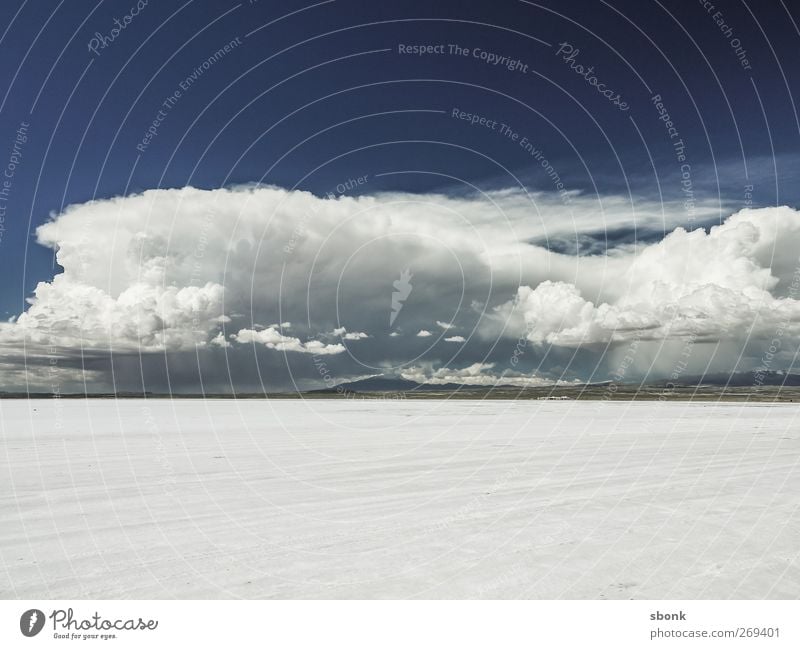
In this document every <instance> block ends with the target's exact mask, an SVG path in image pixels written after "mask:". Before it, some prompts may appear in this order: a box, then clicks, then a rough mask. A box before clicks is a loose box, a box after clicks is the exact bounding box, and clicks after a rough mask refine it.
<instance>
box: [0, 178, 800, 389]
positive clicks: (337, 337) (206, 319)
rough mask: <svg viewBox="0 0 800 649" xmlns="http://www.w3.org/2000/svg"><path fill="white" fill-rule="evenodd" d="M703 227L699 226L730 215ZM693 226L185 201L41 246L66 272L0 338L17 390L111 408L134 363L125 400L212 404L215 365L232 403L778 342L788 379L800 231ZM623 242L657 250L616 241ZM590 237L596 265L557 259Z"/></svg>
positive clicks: (382, 205) (344, 200) (412, 202)
mask: <svg viewBox="0 0 800 649" xmlns="http://www.w3.org/2000/svg"><path fill="white" fill-rule="evenodd" d="M695 209H696V212H697V213H698V214H700V218H699V219H698V220H697V221H696V223H697V224H700V223H706V222H713V220H714V217H715V215H718V214H719V210H720V206H719V205H718V204H717V205H716V206H714V205H713V204H698V206H696V208H695ZM718 220H719V219H718V218H717V221H718ZM688 225H691V224H689V223H687V219H686V214H685V212H684V210H683V209H682V206H681V205H680V204H671V203H657V202H652V201H647V200H631V199H630V198H628V199H625V198H623V197H618V196H603V197H599V196H595V197H591V196H585V195H581V194H572V195H570V197H569V201H568V202H565V201H564V200H563V197H561V196H558V195H554V194H547V193H533V194H532V193H526V192H523V191H521V190H502V191H494V192H488V193H484V194H476V195H473V196H467V197H456V196H448V195H443V194H405V193H386V194H375V195H368V196H360V197H348V196H339V197H338V198H335V199H334V198H320V197H317V196H315V195H313V194H310V193H308V192H302V191H291V190H285V189H281V188H277V187H264V186H239V187H231V188H225V189H216V190H201V189H195V188H192V187H185V188H182V189H156V190H148V191H145V192H143V193H141V194H134V195H130V196H125V197H116V198H111V199H104V200H97V201H90V202H87V203H83V204H78V205H71V206H69V207H68V208H66V209H65V210H64V211H63V212H62V213H60V214H58V215H54V216H53V217H52V219H51V220H50V221H49V222H48V223H46V224H44V225H41V226H40V227H39V228H38V229H37V233H36V234H37V241H38V243H40V244H41V245H43V246H47V247H49V248H52V249H54V250H55V251H56V256H57V261H58V263H59V264H60V265H61V267H62V268H63V272H61V273H59V274H57V275H56V276H55V277H54V278H53V280H52V281H47V282H40V283H39V284H38V285H37V286H36V288H35V290H34V292H33V295H32V296H31V297H30V298H29V300H28V302H29V307H28V308H27V310H26V311H25V312H24V313H22V314H19V315H18V316H16V317H14V318H11V319H10V320H9V321H8V322H5V323H1V324H0V364H2V366H3V368H4V370H5V371H4V376H5V377H6V385H5V386H4V387H3V389H20V388H23V389H24V388H26V387H27V388H30V389H34V388H36V387H44V388H45V389H51V387H52V385H53V384H58V385H63V386H66V387H65V388H64V389H69V386H75V385H84V382H86V385H87V386H91V387H92V388H93V389H94V388H99V387H104V388H106V389H107V388H108V386H109V385H111V382H110V378H109V374H108V372H109V368H112V367H115V365H114V363H116V362H118V360H117V359H119V362H125V359H126V358H135V359H136V363H133V362H129V363H128V364H127V365H126V367H127V368H128V369H127V370H126V371H132V372H133V374H134V375H135V377H134V378H129V377H126V376H124V375H122V374H119V373H118V372H115V376H114V379H113V380H114V383H113V384H114V385H115V386H118V385H125V386H137V385H139V386H142V385H143V386H145V387H148V386H150V385H151V384H152V383H156V384H157V383H158V380H156V379H153V378H152V377H153V376H155V375H156V374H158V373H159V372H160V373H163V372H164V371H166V372H167V373H169V376H170V379H169V385H170V386H171V387H176V388H177V387H181V386H182V387H184V388H185V389H187V390H191V389H192V388H194V389H199V387H198V382H197V377H198V373H200V374H203V372H205V371H207V370H204V369H203V368H204V367H207V366H208V365H211V366H213V365H214V364H215V363H219V362H223V363H225V366H226V368H227V377H225V379H224V380H225V381H227V383H228V387H229V389H230V390H237V389H252V388H253V386H259V385H260V386H268V387H271V388H274V387H291V386H297V387H311V386H314V385H319V384H322V383H324V382H325V381H326V379H325V376H326V375H327V376H330V375H331V373H334V374H335V375H336V377H337V378H338V379H340V380H341V379H344V378H347V377H351V376H352V377H355V376H361V375H365V374H370V373H374V372H376V371H377V372H383V373H389V374H395V375H402V376H415V377H419V379H420V380H428V381H434V382H462V383H468V384H473V385H491V384H493V383H492V382H494V381H497V380H498V377H506V379H508V380H513V382H514V384H517V385H534V384H535V385H539V384H542V383H548V382H549V383H553V382H555V381H557V380H563V381H574V380H576V379H588V378H590V377H593V378H594V380H604V379H606V378H608V376H609V375H613V374H614V372H615V367H616V366H617V365H618V364H619V355H620V353H621V350H624V349H625V348H626V346H629V345H630V343H631V342H632V341H641V342H642V343H643V344H642V345H641V346H640V347H639V348H638V349H637V358H636V359H635V362H634V363H632V364H631V367H630V374H629V377H631V378H633V377H636V376H639V377H641V376H645V375H647V376H651V377H655V376H657V375H659V374H661V375H668V374H669V373H670V368H671V367H673V366H674V365H675V363H676V362H678V361H680V360H681V358H682V355H683V356H685V355H686V354H685V348H686V344H687V341H688V342H689V343H691V345H693V349H692V352H691V354H690V358H689V360H688V362H687V366H686V372H687V373H688V372H691V371H694V372H698V371H699V372H702V371H704V370H705V369H707V368H710V369H715V370H721V371H732V370H734V369H751V368H753V367H757V366H758V365H759V363H761V362H762V361H761V359H762V356H763V353H764V350H765V349H766V348H769V347H770V346H775V344H774V341H775V340H776V339H777V340H779V344H778V346H777V347H778V349H777V351H776V353H774V354H773V355H772V357H771V363H773V365H772V367H771V369H786V368H790V367H791V365H792V363H793V362H794V354H795V352H796V351H797V344H798V340H799V339H800V300H799V299H798V298H800V271H798V267H800V260H798V250H800V213H798V211H796V210H794V209H792V208H790V207H774V208H759V209H745V210H741V211H738V212H736V213H735V214H732V215H730V216H728V217H727V218H725V219H724V221H723V222H722V223H720V224H718V225H714V226H711V227H709V228H708V229H706V228H704V227H695V228H694V229H688V228H687V226H688ZM625 228H627V229H629V230H631V231H632V232H648V233H658V236H657V237H656V240H651V239H650V238H647V239H645V241H644V242H642V241H638V240H637V239H636V237H634V238H633V239H631V238H630V237H620V238H619V240H617V241H616V243H615V241H614V240H612V239H608V240H606V241H604V240H603V233H604V232H608V231H614V232H619V231H620V230H623V229H625ZM587 237H588V238H591V239H592V241H594V245H593V246H592V250H593V251H594V252H595V254H565V252H564V250H569V249H570V246H569V245H566V246H564V245H560V246H553V245H550V244H551V243H552V242H556V241H558V242H561V243H563V242H569V241H571V240H572V241H575V242H581V241H585V240H586V239H587ZM574 249H575V250H579V249H580V246H577V247H575V248H574ZM557 250H561V252H558V251H557ZM598 250H599V251H598ZM403 277H406V278H409V277H410V279H407V280H406V281H405V282H402V283H400V284H397V283H398V282H400V280H401V279H402V278H403ZM397 285H400V286H401V288H402V291H400V290H399V289H397V288H396V286H397ZM277 322H280V323H281V324H268V323H277ZM290 323H291V324H290ZM520 347H522V348H524V349H523V351H522V352H517V353H516V354H515V353H514V350H515V349H519V348H520ZM87 359H88V361H87ZM137 364H140V367H139V369H138V370H136V369H135V368H136V365H137ZM150 365H152V367H153V368H155V367H156V366H157V367H158V368H159V369H158V370H157V371H156V369H152V373H151V371H150V369H149V368H148V366H150ZM323 365H324V370H323V369H321V368H322V367H323ZM131 367H134V370H131V369H130V368H131ZM192 367H193V368H194V370H192ZM245 368H247V369H245ZM265 377H266V378H265ZM203 378H205V375H204V374H203ZM119 382H121V383H119ZM204 385H205V381H204ZM224 388H225V386H224V385H222V386H219V385H218V386H216V387H215V389H224Z"/></svg>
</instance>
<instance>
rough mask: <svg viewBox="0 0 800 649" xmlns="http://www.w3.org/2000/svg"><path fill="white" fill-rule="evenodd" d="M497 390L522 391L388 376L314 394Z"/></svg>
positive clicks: (512, 386)
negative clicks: (417, 380)
mask: <svg viewBox="0 0 800 649" xmlns="http://www.w3.org/2000/svg"><path fill="white" fill-rule="evenodd" d="M495 388H506V389H508V388H513V389H520V388H519V387H518V386H514V385H463V384H461V383H442V384H440V385H437V384H433V383H417V382H416V381H408V380H406V379H400V378H391V377H386V376H372V377H370V378H368V379H361V380H359V381H351V382H349V383H340V384H339V385H337V386H336V387H334V388H326V389H324V390H313V392H342V391H344V392H455V391H456V390H461V391H464V390H481V391H487V390H491V389H495Z"/></svg>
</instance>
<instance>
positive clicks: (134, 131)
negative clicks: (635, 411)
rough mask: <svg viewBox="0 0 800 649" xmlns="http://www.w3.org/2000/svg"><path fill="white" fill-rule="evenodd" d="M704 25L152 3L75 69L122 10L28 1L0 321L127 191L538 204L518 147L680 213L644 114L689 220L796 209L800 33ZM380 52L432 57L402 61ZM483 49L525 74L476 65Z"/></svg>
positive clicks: (621, 9)
mask: <svg viewBox="0 0 800 649" xmlns="http://www.w3.org/2000/svg"><path fill="white" fill-rule="evenodd" d="M706 4H709V3H706ZM714 4H715V5H716V6H715V8H714V9H713V10H708V9H707V8H706V7H704V6H703V3H702V2H690V1H685V0H680V1H678V0H671V1H667V2H661V3H660V2H650V1H644V2H643V1H641V0H639V1H634V0H628V1H625V0H622V1H621V0H613V1H610V2H608V3H606V2H602V1H600V0H598V1H592V2H588V1H581V2H561V1H559V2H556V1H552V0H551V1H547V0H543V1H542V2H530V3H529V2H514V1H507V2H505V1H504V2H463V1H462V2H438V1H437V2H430V1H426V2H416V1H414V2H409V1H404V2H381V3H376V2H367V1H363V2H350V1H347V0H336V1H331V2H322V3H318V4H317V5H316V6H310V5H313V3H311V2H308V1H307V0H304V1H303V2H269V1H266V0H258V1H257V2H253V3H252V4H250V3H248V2H244V3H237V2H224V1H222V2H220V1H216V2H211V1H202V0H195V1H189V2H185V3H181V2H178V1H175V2H155V0H150V2H149V3H148V4H147V5H146V6H143V7H142V8H141V10H140V11H139V12H138V14H137V15H131V17H130V20H129V22H128V24H127V26H126V27H125V28H124V29H123V30H121V31H120V32H119V34H118V35H117V36H116V37H115V38H113V40H109V41H107V43H106V46H105V47H103V48H99V47H97V48H96V49H97V52H96V53H94V52H92V51H90V49H89V44H90V42H91V41H92V39H93V38H98V37H97V36H96V34H99V35H101V36H103V37H105V38H107V39H108V38H109V37H110V36H111V34H112V29H113V28H114V27H115V23H114V19H115V18H117V19H119V20H120V21H121V22H124V21H125V16H126V14H131V8H132V7H134V8H135V6H136V3H135V2H134V0H122V1H119V2H98V3H88V2H87V3H72V2H61V3H58V4H56V3H47V5H48V7H53V9H52V13H48V10H45V9H43V4H42V3H34V2H26V3H19V2H14V1H12V2H4V3H3V5H2V8H0V12H1V13H2V20H0V24H2V25H5V26H6V28H5V32H4V33H3V39H2V42H1V43H0V47H1V48H2V52H3V55H4V56H3V62H4V65H3V66H2V71H0V75H2V82H1V83H0V88H1V89H3V90H4V91H5V96H4V98H3V103H2V105H1V106H0V109H1V110H0V119H1V120H2V121H1V122H0V126H1V128H0V150H2V151H8V155H9V159H10V156H11V155H12V153H13V149H14V145H15V138H16V137H17V136H16V132H17V130H18V129H19V128H20V125H21V124H24V123H28V124H29V126H28V127H27V131H26V135H27V142H25V143H22V144H18V154H21V162H20V164H18V165H17V167H16V169H15V170H14V175H13V178H12V179H11V186H10V188H9V192H8V201H7V211H6V217H5V221H4V224H3V225H4V231H3V238H2V243H1V244H0V272H2V276H3V278H4V281H3V290H2V293H0V300H1V303H0V312H4V313H6V314H7V315H11V314H14V313H18V312H20V310H22V309H23V308H24V302H23V301H24V299H25V297H26V296H28V295H29V294H30V293H31V291H32V289H33V288H34V286H35V285H36V283H37V282H38V281H41V280H44V279H49V278H51V277H52V275H53V273H54V272H55V271H56V270H57V269H54V268H53V265H52V254H51V252H50V251H48V250H46V249H44V248H42V247H40V246H38V245H36V244H35V242H34V237H33V231H34V229H35V227H36V226H37V225H38V224H40V223H42V222H44V221H45V220H46V219H47V218H48V215H49V214H50V213H52V212H59V211H60V210H61V209H62V208H63V207H64V206H65V205H67V204H70V203H77V202H85V201H88V200H90V199H92V198H100V197H109V196H114V195H119V194H129V193H133V192H138V191H141V190H144V189H148V188H154V187H180V186H184V185H193V186H197V187H202V188H213V187H219V186H222V185H229V184H236V183H248V182H261V183H267V184H275V185H280V186H283V187H299V188H302V189H308V190H311V191H313V192H315V193H317V194H323V193H325V192H327V191H330V190H332V189H334V188H335V187H336V185H337V184H339V183H342V182H344V181H346V180H347V179H349V178H355V177H358V176H363V175H365V174H366V175H368V176H369V181H368V182H367V183H365V184H364V185H363V186H361V187H358V188H356V189H353V190H350V191H349V192H348V193H350V194H357V193H359V192H366V193H373V192H377V191H384V190H406V191H413V192H428V191H432V190H436V191H446V192H452V193H458V192H464V191H466V190H467V189H468V186H469V185H468V183H472V184H474V185H476V186H478V187H480V188H481V189H486V188H499V187H508V186H514V185H515V184H516V183H517V182H518V180H519V181H521V182H522V183H523V184H524V185H525V186H526V187H527V188H529V189H542V190H548V191H552V190H553V189H554V187H553V181H552V179H551V178H550V177H548V176H546V175H545V174H544V173H543V172H542V169H541V166H539V165H537V163H536V161H535V160H534V159H533V158H532V157H531V155H530V154H529V153H527V152H526V151H525V150H524V149H523V147H521V146H520V145H519V144H518V142H519V139H521V138H523V137H525V138H527V139H528V140H529V141H531V142H532V143H534V144H535V147H536V149H537V150H540V151H541V152H543V155H545V156H546V158H547V159H548V160H549V162H550V163H551V164H552V165H553V167H554V169H556V170H557V172H558V174H559V177H560V178H561V179H562V180H563V182H564V184H565V186H566V188H567V189H570V190H583V191H585V192H588V193H594V192H598V193H599V194H601V195H603V194H623V195H627V194H628V192H631V193H632V194H633V195H635V196H646V197H655V198H659V197H660V196H663V197H664V198H680V197H681V183H680V181H681V163H680V162H679V161H678V160H677V158H676V150H675V148H674V147H673V144H674V142H675V138H672V139H671V138H670V137H669V133H668V130H667V128H666V126H665V124H664V123H663V122H662V121H659V119H658V117H659V115H658V113H657V110H656V107H655V106H654V104H653V102H652V101H651V98H652V97H653V95H656V94H658V95H661V97H662V98H663V103H664V107H665V109H666V111H667V112H668V114H669V115H670V117H671V120H672V121H673V123H674V126H675V128H676V130H677V132H678V134H679V139H682V140H683V142H684V143H685V145H686V149H685V154H686V157H687V160H686V162H688V163H689V164H690V165H691V181H692V189H693V191H694V192H695V196H696V198H697V199H705V198H708V199H717V198H718V197H720V198H722V199H723V200H724V201H725V202H731V203H733V204H735V205H736V204H738V205H740V206H741V205H742V204H743V202H744V200H745V185H747V184H749V183H752V184H753V185H754V191H753V196H752V200H753V201H754V203H755V204H758V205H774V204H776V203H780V204H783V203H787V204H790V205H796V203H797V202H798V198H800V190H798V187H797V182H796V180H795V179H796V174H795V171H796V170H797V162H798V158H797V151H798V145H800V135H799V131H800V129H799V128H798V126H799V125H798V118H797V109H796V106H795V97H794V94H796V90H797V88H798V74H799V73H798V65H797V64H798V62H800V61H798V55H797V52H798V48H797V43H798V37H799V36H800V34H798V28H797V22H798V21H800V12H798V11H797V9H796V7H795V8H791V3H787V5H786V6H784V4H783V3H781V2H768V3H756V2H752V1H751V2H742V1H739V0H726V1H722V0H720V1H718V2H715V3H714ZM309 7H310V8H309ZM787 7H788V9H787ZM304 8H306V9H305V10H304ZM292 12H294V13H292ZM717 12H720V13H719V14H718V13H717ZM719 21H722V22H723V24H718V22H719ZM237 39H238V40H237ZM737 39H738V40H737ZM565 42H566V43H569V44H570V47H571V48H573V50H579V53H578V54H577V55H576V56H575V57H574V58H573V59H572V60H566V61H565V60H564V58H565V57H564V54H563V53H562V54H560V55H559V54H557V51H558V49H559V44H560V43H565ZM226 44H230V47H229V52H227V53H225V54H224V55H223V56H220V57H218V58H217V60H215V61H214V62H213V64H210V65H207V66H206V69H203V63H204V62H206V61H208V60H209V58H210V57H213V56H214V53H215V52H216V51H217V50H219V49H220V48H223V47H224V46H225V45H226ZM401 44H402V45H443V46H444V48H443V49H444V53H443V54H439V53H431V54H426V55H421V56H420V55H413V54H401V53H399V51H398V49H399V45H401ZM451 44H453V45H459V46H461V47H464V48H467V51H468V52H469V53H468V55H466V56H461V55H456V54H451V53H450V47H449V46H450V45H451ZM737 44H738V45H739V48H740V52H741V51H745V52H746V57H745V58H746V59H747V63H746V64H745V63H743V62H742V61H740V58H739V57H737V54H736V47H735V46H736V45H737ZM476 48H480V49H479V50H476ZM438 49H439V50H441V49H442V48H438ZM481 51H482V52H486V53H491V54H496V55H498V56H507V57H509V58H510V59H518V60H519V61H520V64H519V66H518V67H522V66H523V65H525V66H527V68H526V71H522V70H519V69H517V70H509V69H508V68H507V67H502V66H499V65H498V66H495V65H491V64H489V63H488V62H487V61H486V60H484V59H481V58H480V52H481ZM566 51H568V50H566ZM476 54H477V56H476ZM578 64H580V65H583V66H584V67H585V68H586V67H589V66H593V68H594V72H593V75H594V76H595V77H596V78H597V80H598V82H599V83H600V82H601V83H604V84H605V85H606V87H607V88H610V89H613V90H614V92H615V93H618V94H619V96H620V97H621V98H622V99H624V101H625V102H626V103H627V104H628V106H629V109H628V110H626V111H622V110H620V109H619V108H618V107H616V106H614V105H613V103H612V102H611V101H609V100H608V99H606V98H605V97H604V96H602V95H601V94H600V93H599V92H597V89H596V88H594V87H593V86H592V85H591V84H590V83H589V82H588V81H587V80H586V79H585V78H584V77H582V76H580V75H579V74H578V71H576V70H574V69H572V68H573V67H574V66H575V65H578ZM748 67H749V68H750V69H747V68H748ZM198 68H200V74H196V75H195V76H196V78H195V80H194V81H193V82H191V81H190V82H187V80H188V79H190V78H191V76H192V74H193V72H194V71H196V70H197V69H198ZM181 84H184V86H185V87H186V89H185V90H182V91H181V96H180V97H178V98H177V101H176V102H175V103H174V105H172V106H171V107H170V108H169V109H164V106H163V104H164V102H165V101H166V100H167V99H168V98H169V97H171V96H172V97H174V96H175V92H176V90H181ZM453 108H459V109H461V110H463V111H466V112H468V113H471V114H477V115H480V116H483V117H486V119H487V121H491V120H494V121H496V122H497V123H505V124H508V125H509V126H510V127H511V128H512V130H514V131H515V132H517V133H518V134H519V135H518V138H519V139H518V140H517V141H513V140H510V139H508V138H507V137H505V136H503V135H501V134H500V133H499V132H498V131H497V130H492V129H491V128H485V127H482V126H480V125H474V126H473V125H470V124H469V123H468V122H466V121H464V120H459V119H455V118H454V117H453V116H452V110H453ZM159 111H162V112H161V113H159ZM154 120H155V121H158V122H160V123H159V124H158V125H157V128H156V132H155V134H154V135H153V137H152V138H151V139H150V141H149V142H148V143H147V145H146V146H145V147H143V148H144V152H142V151H140V150H137V144H141V143H142V140H143V138H144V137H145V134H146V132H147V129H148V127H150V125H151V124H153V122H154ZM18 157H19V155H18ZM3 158H4V159H5V154H4V155H3ZM398 172H412V173H398ZM379 174H385V175H379ZM510 174H513V175H510ZM748 179H749V180H748ZM728 212H729V210H727V209H724V210H721V216H723V217H724V216H726V215H727V213H728Z"/></svg>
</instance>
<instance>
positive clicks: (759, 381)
mask: <svg viewBox="0 0 800 649" xmlns="http://www.w3.org/2000/svg"><path fill="white" fill-rule="evenodd" d="M666 384H673V385H718V386H725V385H727V386H730V387H735V388H743V387H753V386H759V385H768V386H786V387H790V386H791V387H795V386H800V374H784V373H782V372H761V373H757V372H734V373H733V374H728V373H726V372H717V373H711V374H703V375H700V376H682V377H680V378H679V379H677V380H675V381H658V383H657V384H656V385H666Z"/></svg>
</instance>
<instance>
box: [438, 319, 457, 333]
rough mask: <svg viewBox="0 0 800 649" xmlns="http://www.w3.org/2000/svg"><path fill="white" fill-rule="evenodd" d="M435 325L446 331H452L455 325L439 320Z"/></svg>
mask: <svg viewBox="0 0 800 649" xmlns="http://www.w3.org/2000/svg"><path fill="white" fill-rule="evenodd" d="M436 324H437V325H439V326H440V327H441V328H442V329H444V330H445V331H447V330H448V329H452V328H453V327H455V325H454V324H453V323H451V322H442V321H441V320H437V321H436Z"/></svg>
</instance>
